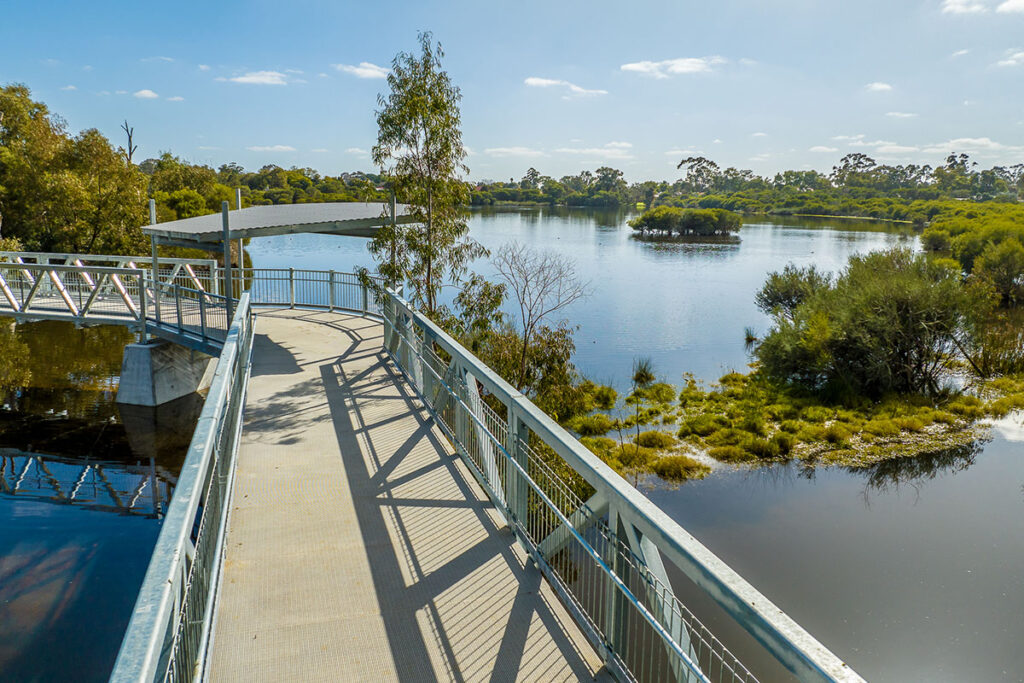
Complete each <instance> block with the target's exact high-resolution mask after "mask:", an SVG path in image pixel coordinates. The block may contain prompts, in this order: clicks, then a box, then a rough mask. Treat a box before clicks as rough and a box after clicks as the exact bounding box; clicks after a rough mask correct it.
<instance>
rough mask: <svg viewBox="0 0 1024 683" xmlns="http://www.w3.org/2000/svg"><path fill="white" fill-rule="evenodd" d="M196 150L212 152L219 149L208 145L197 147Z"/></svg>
mask: <svg viewBox="0 0 1024 683" xmlns="http://www.w3.org/2000/svg"><path fill="white" fill-rule="evenodd" d="M196 149H200V150H202V151H204V152H212V151H214V150H217V149H220V147H212V146H210V145H199V147H197V148H196Z"/></svg>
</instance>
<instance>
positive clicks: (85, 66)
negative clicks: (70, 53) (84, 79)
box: [82, 64, 92, 71]
mask: <svg viewBox="0 0 1024 683" xmlns="http://www.w3.org/2000/svg"><path fill="white" fill-rule="evenodd" d="M82 71H92V64H83V65H82Z"/></svg>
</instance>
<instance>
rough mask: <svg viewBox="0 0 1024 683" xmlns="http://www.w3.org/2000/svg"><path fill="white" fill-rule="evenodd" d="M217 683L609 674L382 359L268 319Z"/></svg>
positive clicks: (226, 585) (356, 335)
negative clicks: (237, 682)
mask: <svg viewBox="0 0 1024 683" xmlns="http://www.w3.org/2000/svg"><path fill="white" fill-rule="evenodd" d="M256 334H257V338H256V343H255V346H254V350H253V366H252V380H251V382H250V385H249V394H248V399H247V403H246V411H245V422H244V431H243V436H242V444H241V448H240V451H239V455H238V458H239V460H238V470H237V474H236V480H235V487H234V494H233V495H234V498H233V501H232V507H231V517H230V522H229V530H228V538H227V547H226V557H225V563H224V571H223V574H222V582H221V588H220V593H219V596H218V608H217V615H216V621H215V624H214V637H213V642H212V655H211V656H212V660H211V663H210V667H211V669H210V679H211V680H214V681H275V682H276V681H293V680H294V681H338V680H353V681H363V680H366V681H378V680H403V681H430V680H442V681H477V680H489V681H506V680H507V681H512V680H529V681H560V680H565V681H575V680H590V679H592V678H594V677H595V675H596V676H599V677H600V678H602V679H603V678H605V676H606V674H605V672H604V670H603V669H602V668H601V661H600V659H599V658H598V657H597V655H596V654H595V653H594V651H593V650H592V648H591V647H590V646H589V644H588V643H587V642H586V640H585V638H584V637H583V635H582V633H581V632H580V631H579V629H578V628H577V627H576V625H575V624H574V623H573V622H572V620H571V619H570V618H569V616H568V615H567V613H566V612H565V610H564V609H563V608H562V606H561V605H560V604H559V603H558V601H557V599H556V598H555V596H554V594H553V592H552V591H551V589H550V588H549V587H548V585H547V584H546V583H545V582H544V581H543V579H542V578H541V575H540V573H539V572H538V571H537V570H536V569H535V568H534V567H533V566H532V565H530V564H529V562H528V560H527V557H526V554H525V553H524V552H523V551H522V550H521V549H520V548H519V546H518V544H516V543H515V541H514V539H513V536H512V534H511V532H510V531H509V530H508V529H507V527H505V526H504V523H503V522H502V520H501V518H500V516H499V515H498V514H497V513H496V512H495V511H494V510H493V508H492V505H491V504H490V502H489V501H487V499H486V496H485V495H484V494H483V492H482V491H481V490H480V489H479V487H478V485H477V483H476V482H475V481H474V480H473V478H472V475H471V474H470V473H469V471H468V470H467V469H466V467H465V465H464V464H463V463H462V462H461V461H460V460H459V459H458V457H457V456H455V455H454V454H453V450H452V448H451V446H450V444H449V443H448V441H447V440H445V438H444V437H443V436H442V435H441V433H440V431H439V430H438V429H437V428H436V427H434V426H433V423H432V421H431V420H430V419H429V414H428V413H427V412H426V410H424V409H423V407H422V405H421V403H420V402H419V400H418V399H416V398H415V396H414V393H413V391H412V389H411V388H410V387H409V386H408V385H407V384H406V383H405V382H404V380H403V379H402V377H401V375H400V374H399V373H398V371H397V370H396V369H395V367H394V365H393V364H392V363H390V362H389V361H388V360H387V357H386V354H385V353H384V351H383V350H382V348H381V342H382V334H383V330H382V326H381V324H380V323H379V322H376V321H373V320H370V319H366V318H361V317H358V316H352V315H347V314H338V313H327V312H310V311H289V310H284V311H273V312H268V313H261V314H260V315H259V316H258V318H257V323H256Z"/></svg>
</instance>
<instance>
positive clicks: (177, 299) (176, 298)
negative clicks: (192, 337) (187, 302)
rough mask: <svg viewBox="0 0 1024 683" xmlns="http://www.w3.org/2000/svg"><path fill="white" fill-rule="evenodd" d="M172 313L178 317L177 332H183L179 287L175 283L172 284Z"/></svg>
mask: <svg viewBox="0 0 1024 683" xmlns="http://www.w3.org/2000/svg"><path fill="white" fill-rule="evenodd" d="M174 312H175V313H176V314H177V316H178V332H183V331H184V328H183V326H182V324H181V285H179V284H178V283H177V282H175V283H174Z"/></svg>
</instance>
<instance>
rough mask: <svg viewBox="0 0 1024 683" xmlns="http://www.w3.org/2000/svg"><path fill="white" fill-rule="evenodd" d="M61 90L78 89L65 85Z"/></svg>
mask: <svg viewBox="0 0 1024 683" xmlns="http://www.w3.org/2000/svg"><path fill="white" fill-rule="evenodd" d="M61 90H78V88H77V87H75V86H73V85H65V86H64V87H63V88H61Z"/></svg>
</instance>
